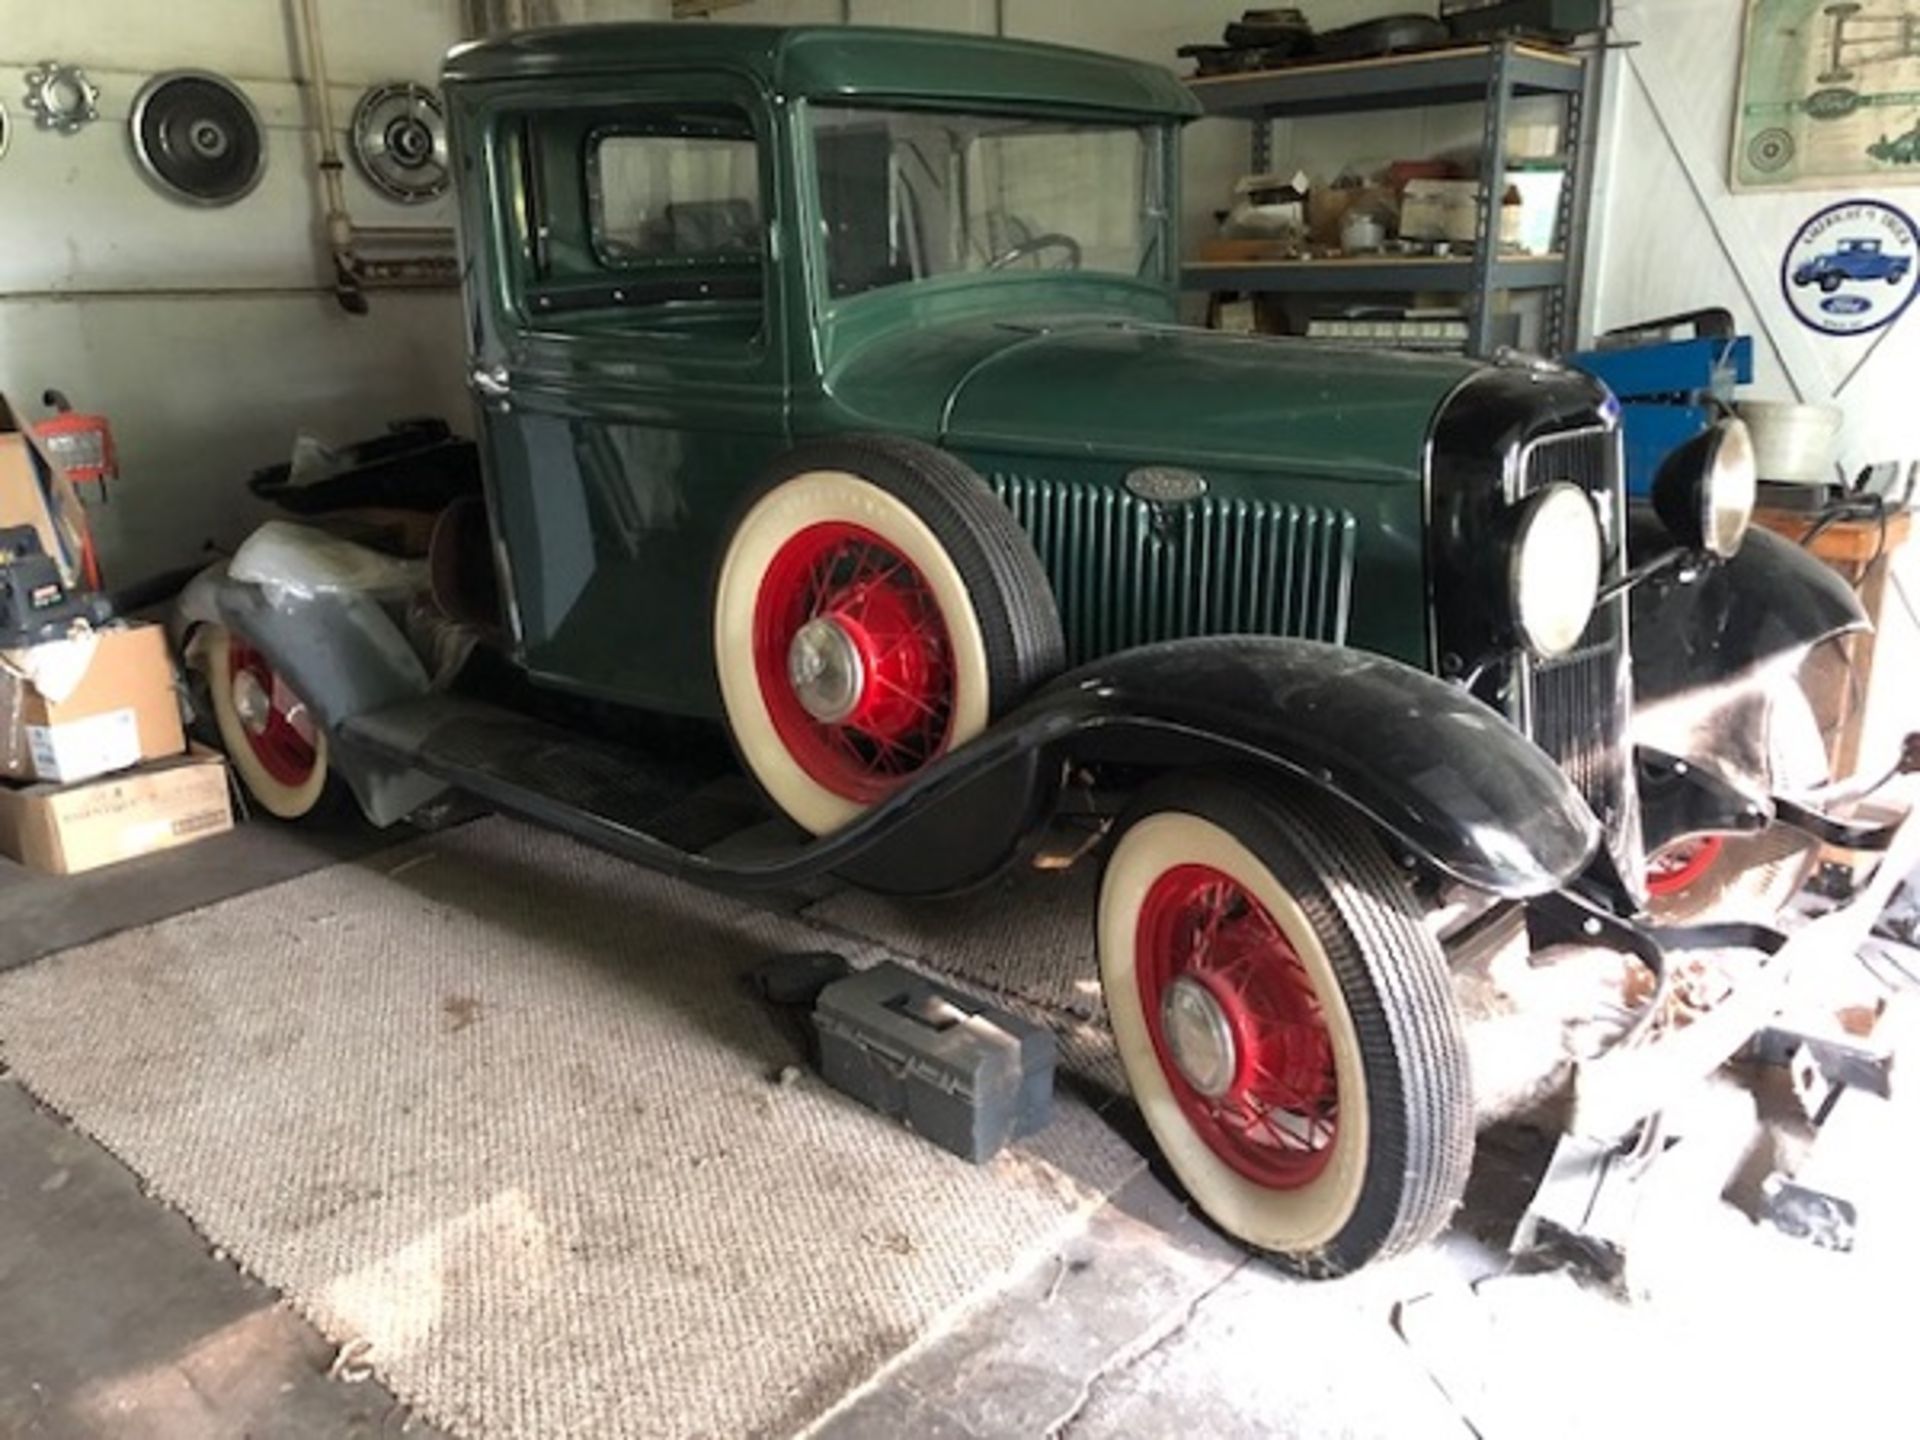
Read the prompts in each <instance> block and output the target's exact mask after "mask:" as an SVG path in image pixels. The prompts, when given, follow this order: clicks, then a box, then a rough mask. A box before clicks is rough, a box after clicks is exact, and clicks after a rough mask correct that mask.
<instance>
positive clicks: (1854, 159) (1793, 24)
mask: <svg viewBox="0 0 1920 1440" xmlns="http://www.w3.org/2000/svg"><path fill="white" fill-rule="evenodd" d="M1732 178H1733V188H1734V189H1736V190H1768V189H1792V188H1795V187H1802V188H1806V187H1820V188H1826V189H1832V188H1835V187H1837V186H1844V185H1853V184H1860V183H1863V182H1865V183H1868V184H1872V185H1876V186H1878V185H1889V184H1892V185H1899V184H1915V183H1920V0H1858V3H1854V0H1845V3H1836V0H1747V23H1746V38H1745V43H1744V45H1743V46H1742V48H1741V56H1740V98H1739V101H1738V104H1737V108H1736V110H1735V114H1734V119H1733V168H1732Z"/></svg>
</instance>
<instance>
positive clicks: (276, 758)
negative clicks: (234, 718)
mask: <svg viewBox="0 0 1920 1440" xmlns="http://www.w3.org/2000/svg"><path fill="white" fill-rule="evenodd" d="M227 676H228V680H227V683H228V684H229V685H230V686H231V687H232V691H233V694H232V703H233V708H234V713H235V714H237V715H238V716H239V717H240V725H241V732H242V733H243V734H244V735H245V736H246V739H247V746H248V748H249V749H251V750H252V751H253V755H254V758H255V759H257V760H258V761H259V762H260V765H261V767H262V768H263V769H264V770H265V771H266V772H267V773H268V774H269V775H271V776H272V777H273V778H274V779H275V780H278V781H279V782H280V783H281V784H282V785H287V786H296V787H297V786H301V785H305V784H306V783H307V782H308V781H309V780H311V779H312V778H313V771H314V767H315V766H316V765H317V764H318V763H319V758H320V756H319V751H318V750H317V749H316V748H315V746H314V730H313V720H312V717H311V716H310V715H309V714H308V713H307V707H306V705H305V703H303V702H302V701H301V699H300V697H299V696H297V695H295V694H294V693H293V691H292V690H290V689H288V688H287V683H286V681H284V680H282V679H281V678H280V677H279V675H277V674H276V673H275V672H274V669H273V667H272V666H271V665H269V664H268V663H267V657H266V656H264V655H262V654H261V653H260V652H259V651H258V650H256V649H254V648H253V646H251V645H249V644H248V643H247V642H246V641H245V640H242V639H241V638H240V637H239V636H238V635H236V636H234V637H233V639H232V640H231V641H230V642H229V645H228V649H227Z"/></svg>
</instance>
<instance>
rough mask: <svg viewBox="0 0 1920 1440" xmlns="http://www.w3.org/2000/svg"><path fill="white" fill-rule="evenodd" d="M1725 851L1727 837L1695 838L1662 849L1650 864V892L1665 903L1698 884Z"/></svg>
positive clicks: (1648, 871)
mask: <svg viewBox="0 0 1920 1440" xmlns="http://www.w3.org/2000/svg"><path fill="white" fill-rule="evenodd" d="M1726 848H1727V840H1726V837H1725V836H1724V835H1694V836H1690V837H1688V838H1687V839H1685V840H1676V841H1674V842H1673V843H1672V844H1671V845H1667V846H1664V847H1662V849H1661V850H1660V851H1659V853H1657V854H1656V855H1654V856H1653V857H1652V858H1651V859H1649V860H1648V861H1647V893H1648V894H1649V895H1651V896H1652V897H1653V898H1654V899H1656V900H1665V899H1667V898H1668V897H1669V896H1672V895H1678V894H1680V893H1681V892H1682V891H1683V890H1686V889H1688V888H1689V887H1690V886H1693V885H1695V884H1698V883H1699V881H1700V878H1701V877H1702V876H1704V875H1705V874H1706V873H1707V872H1708V871H1709V870H1711V869H1712V868H1713V867H1714V865H1715V864H1716V863H1717V862H1718V861H1719V859H1720V857H1721V855H1722V854H1723V853H1725V851H1726Z"/></svg>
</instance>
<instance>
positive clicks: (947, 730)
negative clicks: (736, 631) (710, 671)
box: [753, 521, 955, 805]
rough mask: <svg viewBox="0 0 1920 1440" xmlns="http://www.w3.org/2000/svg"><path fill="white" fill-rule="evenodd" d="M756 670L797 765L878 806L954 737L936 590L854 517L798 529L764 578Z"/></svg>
mask: <svg viewBox="0 0 1920 1440" xmlns="http://www.w3.org/2000/svg"><path fill="white" fill-rule="evenodd" d="M753 658H754V669H755V673H756V675H757V677H758V679H759V684H760V690H761V694H762V696H763V698H764V701H765V704H766V707H767V712H768V716H769V718H770V719H771V720H772V722H773V726H774V729H775V731H776V732H777V733H778V734H779V736H780V739H781V741H782V743H783V744H784V745H785V746H786V748H787V750H788V752H789V753H790V754H791V755H792V757H793V759H794V761H795V762H796V763H797V764H798V765H799V766H800V767H801V768H802V769H803V770H804V771H805V772H806V773H807V775H808V776H810V777H811V778H812V779H813V780H814V781H815V782H816V783H818V784H819V785H821V786H822V787H824V788H825V789H827V790H829V791H831V792H832V793H833V794H835V795H837V796H839V797H841V798H842V799H845V800H850V801H853V802H855V803H857V804H860V805H871V804H874V803H875V802H877V801H879V800H882V799H884V798H886V796H887V795H888V794H889V793H890V792H891V791H892V790H894V789H895V788H897V787H898V786H899V785H900V783H901V782H902V781H904V780H905V779H906V778H907V777H909V776H911V775H912V774H913V773H914V772H915V771H916V770H918V769H920V768H921V767H922V766H923V765H925V764H927V763H928V762H929V761H931V760H933V759H934V758H936V757H937V756H938V755H940V754H941V753H942V752H943V751H944V750H945V749H946V748H947V746H948V743H949V741H950V740H951V738H952V733H953V716H954V687H955V677H954V668H953V650H952V641H951V639H950V637H949V635H948V632H947V624H946V621H945V619H944V618H943V617H942V615H941V613H940V604H939V600H938V598H937V596H936V595H935V593H934V590H933V587H932V586H931V585H930V584H929V583H928V580H927V578H926V576H925V575H923V574H922V573H921V572H920V570H919V569H918V568H916V567H915V565H914V564H913V562H912V561H911V560H909V559H908V558H907V557H906V556H905V555H904V554H902V553H901V552H900V551H899V550H898V549H896V548H894V547H893V546H892V545H890V544H889V543H888V542H887V540H886V539H884V538H883V537H882V536H880V535H878V534H876V533H875V532H873V531H872V530H868V529H866V528H865V527H863V526H860V525H856V524H853V523H850V522H847V521H827V522H823V523H820V524H816V525H810V526H808V527H806V528H805V529H803V530H801V531H799V532H797V533H796V534H795V535H793V536H792V538H791V539H789V540H788V541H787V542H786V543H785V544H784V545H782V546H781V547H780V549H779V550H778V552H777V553H776V554H775V555H774V557H773V559H772V561H771V562H770V563H769V564H768V566H767V568H766V573H765V576H764V578H763V579H762V580H761V582H760V591H759V595H758V597H757V599H756V602H755V605H754V617H753Z"/></svg>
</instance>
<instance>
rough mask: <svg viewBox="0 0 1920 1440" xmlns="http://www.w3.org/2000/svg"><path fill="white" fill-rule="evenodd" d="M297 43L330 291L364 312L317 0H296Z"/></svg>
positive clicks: (342, 304) (342, 302)
mask: <svg viewBox="0 0 1920 1440" xmlns="http://www.w3.org/2000/svg"><path fill="white" fill-rule="evenodd" d="M300 44H301V48H302V49H304V50H305V51H306V52H307V53H306V78H307V83H308V85H309V86H311V87H312V90H313V117H314V122H315V123H316V124H317V125H318V126H319V127H320V189H321V193H322V194H323V195H324V196H325V197H326V202H327V219H326V234H327V253H328V255H329V256H330V257H331V259H332V261H333V282H334V293H335V294H336V295H338V296H339V297H340V308H341V309H343V310H345V311H347V312H348V313H349V314H352V315H364V314H366V313H367V297H366V296H365V295H364V294H363V293H362V292H361V289H360V285H359V282H358V281H357V280H356V279H355V278H354V273H353V216H352V215H350V214H349V213H348V212H347V188H346V183H345V181H344V179H343V178H342V175H341V172H342V170H344V169H345V167H344V166H343V165H342V164H341V161H340V145H339V142H338V140H337V139H336V138H335V135H336V132H335V130H334V127H333V92H332V87H331V86H330V85H329V84H328V81H327V52H326V49H325V47H324V46H323V45H322V44H321V43H320V16H319V11H318V0H300Z"/></svg>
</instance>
